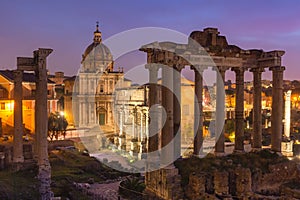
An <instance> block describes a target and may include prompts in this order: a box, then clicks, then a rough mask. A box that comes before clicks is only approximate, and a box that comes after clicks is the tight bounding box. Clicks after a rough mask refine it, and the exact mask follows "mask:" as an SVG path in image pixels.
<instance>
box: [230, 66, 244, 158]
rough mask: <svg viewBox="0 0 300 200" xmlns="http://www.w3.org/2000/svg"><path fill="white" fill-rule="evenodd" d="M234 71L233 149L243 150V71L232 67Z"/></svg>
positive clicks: (240, 68)
mask: <svg viewBox="0 0 300 200" xmlns="http://www.w3.org/2000/svg"><path fill="white" fill-rule="evenodd" d="M232 70H233V71H234V72H235V77H236V79H235V82H236V98H235V146H234V151H242V152H243V151H244V72H245V69H244V68H242V67H238V68H232Z"/></svg>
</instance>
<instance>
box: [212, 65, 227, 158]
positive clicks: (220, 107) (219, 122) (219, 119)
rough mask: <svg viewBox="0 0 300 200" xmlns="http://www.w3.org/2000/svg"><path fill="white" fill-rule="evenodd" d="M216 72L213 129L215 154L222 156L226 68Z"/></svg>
mask: <svg viewBox="0 0 300 200" xmlns="http://www.w3.org/2000/svg"><path fill="white" fill-rule="evenodd" d="M214 70H215V71H217V77H216V79H217V83H216V85H217V90H216V93H217V95H216V96H217V97H216V98H217V99H216V123H215V124H216V127H215V137H216V146H215V154H216V155H223V154H224V153H225V145H224V142H225V136H224V121H225V88H224V82H225V72H226V70H227V68H226V67H220V66H219V67H217V68H216V69H214Z"/></svg>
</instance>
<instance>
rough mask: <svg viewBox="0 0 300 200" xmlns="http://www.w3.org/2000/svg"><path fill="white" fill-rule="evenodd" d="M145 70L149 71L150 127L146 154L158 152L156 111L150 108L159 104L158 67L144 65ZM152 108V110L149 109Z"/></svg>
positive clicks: (155, 65)
mask: <svg viewBox="0 0 300 200" xmlns="http://www.w3.org/2000/svg"><path fill="white" fill-rule="evenodd" d="M145 68H146V69H148V70H149V115H150V120H149V121H150V126H148V128H149V131H148V133H149V135H148V136H149V138H148V152H155V151H157V150H158V128H157V127H158V124H159V123H158V114H159V113H158V110H157V109H153V107H152V106H154V105H156V104H158V103H159V87H158V86H157V79H158V70H159V65H157V64H146V66H145ZM151 107H152V109H151Z"/></svg>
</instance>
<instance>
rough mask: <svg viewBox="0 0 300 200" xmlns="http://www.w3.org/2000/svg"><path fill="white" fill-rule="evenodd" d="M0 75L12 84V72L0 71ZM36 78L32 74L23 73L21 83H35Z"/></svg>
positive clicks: (51, 82) (49, 81)
mask: <svg viewBox="0 0 300 200" xmlns="http://www.w3.org/2000/svg"><path fill="white" fill-rule="evenodd" d="M0 75H2V76H3V77H4V78H6V79H7V80H8V81H10V82H14V73H13V70H0ZM35 81H36V77H35V75H34V73H28V72H23V82H28V83H35ZM48 83H50V84H55V82H53V81H51V80H50V79H48Z"/></svg>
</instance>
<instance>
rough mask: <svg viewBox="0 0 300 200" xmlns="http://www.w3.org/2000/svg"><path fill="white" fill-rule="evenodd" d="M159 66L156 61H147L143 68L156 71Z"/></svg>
mask: <svg viewBox="0 0 300 200" xmlns="http://www.w3.org/2000/svg"><path fill="white" fill-rule="evenodd" d="M160 67H161V64H158V63H147V64H145V68H146V69H148V70H149V71H150V70H156V71H158V70H159V68H160Z"/></svg>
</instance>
